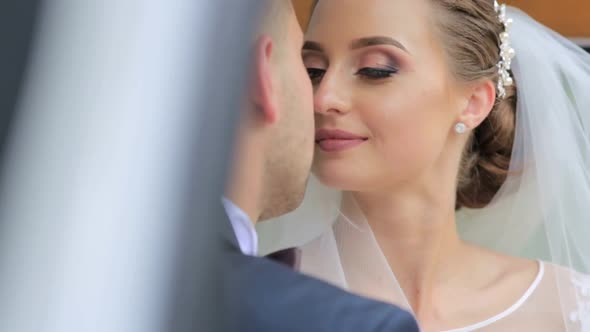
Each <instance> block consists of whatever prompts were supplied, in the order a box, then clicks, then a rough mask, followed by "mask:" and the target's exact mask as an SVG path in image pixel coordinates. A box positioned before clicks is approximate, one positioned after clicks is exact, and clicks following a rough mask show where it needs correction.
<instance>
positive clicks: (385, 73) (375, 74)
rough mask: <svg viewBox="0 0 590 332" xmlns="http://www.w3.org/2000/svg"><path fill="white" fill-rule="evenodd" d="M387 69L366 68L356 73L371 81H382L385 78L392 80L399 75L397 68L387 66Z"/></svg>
mask: <svg viewBox="0 0 590 332" xmlns="http://www.w3.org/2000/svg"><path fill="white" fill-rule="evenodd" d="M386 67H387V68H371V67H365V68H361V69H359V71H358V72H357V73H356V75H357V76H362V77H363V78H366V79H369V80H381V79H385V78H390V77H392V76H393V75H395V74H397V72H398V71H399V70H398V69H397V68H395V67H392V66H386Z"/></svg>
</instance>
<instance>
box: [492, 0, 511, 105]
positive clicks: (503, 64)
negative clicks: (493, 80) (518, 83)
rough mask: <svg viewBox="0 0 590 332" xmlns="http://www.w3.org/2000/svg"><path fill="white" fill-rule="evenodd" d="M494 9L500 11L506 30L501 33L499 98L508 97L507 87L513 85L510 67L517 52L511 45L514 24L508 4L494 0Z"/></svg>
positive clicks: (499, 14) (500, 17) (499, 16)
mask: <svg viewBox="0 0 590 332" xmlns="http://www.w3.org/2000/svg"><path fill="white" fill-rule="evenodd" d="M494 9H495V10H496V13H498V19H499V20H500V22H501V23H502V24H503V25H504V32H502V33H501V34H500V41H501V44H500V57H501V59H500V61H499V62H498V65H497V66H498V74H499V75H500V77H499V79H498V98H500V99H503V98H505V97H506V87H507V86H512V85H513V84H514V80H513V79H512V76H511V75H510V72H509V70H510V67H511V66H512V59H514V57H515V56H516V52H515V51H514V49H513V48H512V46H511V45H510V27H511V26H512V19H511V18H508V17H507V16H506V5H505V4H502V5H500V4H499V3H498V1H497V0H494Z"/></svg>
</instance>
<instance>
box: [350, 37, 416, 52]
mask: <svg viewBox="0 0 590 332" xmlns="http://www.w3.org/2000/svg"><path fill="white" fill-rule="evenodd" d="M375 45H391V46H395V47H397V48H399V49H400V50H402V51H404V52H406V53H408V54H409V53H410V52H409V51H408V49H407V48H406V47H405V46H404V45H403V44H402V43H400V42H399V41H397V40H395V39H393V38H391V37H384V36H375V37H365V38H359V39H356V40H353V41H352V42H351V43H350V48H351V49H353V50H356V49H359V48H363V47H369V46H375Z"/></svg>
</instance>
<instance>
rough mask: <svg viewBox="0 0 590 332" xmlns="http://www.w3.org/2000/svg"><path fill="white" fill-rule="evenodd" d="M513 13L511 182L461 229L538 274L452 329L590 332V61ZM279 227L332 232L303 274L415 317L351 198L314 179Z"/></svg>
mask: <svg viewBox="0 0 590 332" xmlns="http://www.w3.org/2000/svg"><path fill="white" fill-rule="evenodd" d="M508 15H509V17H511V18H512V19H513V20H514V23H513V26H512V29H511V39H512V46H513V47H514V49H515V50H516V54H517V56H516V58H515V59H514V62H513V65H512V72H513V74H514V78H515V81H516V82H517V84H518V106H517V111H516V114H517V120H516V126H517V128H516V139H515V144H514V150H513V157H512V162H511V166H510V167H511V175H510V176H509V177H508V179H507V181H506V182H505V184H504V186H503V187H502V188H501V190H500V191H499V192H498V194H497V195H496V197H495V198H494V200H493V201H492V203H491V204H489V205H488V206H487V207H485V208H483V209H478V210H462V211H460V212H459V213H458V216H457V219H458V221H457V223H458V229H459V233H460V235H461V237H462V239H464V240H466V241H468V242H471V243H474V244H477V245H479V246H482V247H485V248H489V249H492V250H495V251H498V252H501V253H504V254H509V255H513V256H519V257H526V258H530V259H535V260H538V261H539V274H538V276H537V278H536V279H535V281H534V283H533V284H532V285H531V287H530V288H529V289H528V290H526V291H525V290H523V294H522V297H521V298H520V300H519V301H517V302H516V303H515V304H514V305H513V306H511V307H509V308H506V310H505V311H503V312H499V313H498V315H496V316H493V317H490V318H489V319H488V320H485V321H481V322H474V324H473V325H469V326H457V327H456V329H455V330H453V331H472V330H478V331H508V330H510V331H513V330H514V331H516V330H522V331H590V278H589V277H588V275H589V274H590V54H588V53H586V52H584V51H583V50H582V49H581V48H579V47H578V46H577V45H575V44H574V43H573V42H570V41H569V40H567V39H566V38H564V37H562V36H560V35H559V34H557V33H555V32H553V31H551V30H550V29H548V28H546V27H544V26H543V25H541V24H539V23H538V22H536V21H535V20H533V19H532V18H530V17H529V16H527V15H526V14H525V13H523V12H521V11H519V10H517V9H514V8H509V10H508ZM280 219H283V220H281V223H293V224H296V225H297V228H298V229H299V232H303V233H305V232H306V231H307V232H308V234H309V236H308V237H309V238H311V237H313V236H312V234H317V233H318V230H319V229H320V227H321V226H318V225H324V226H325V227H323V230H322V232H321V235H320V236H319V237H316V238H315V239H313V240H312V241H311V242H309V243H308V244H306V245H305V246H304V247H303V248H302V253H303V255H302V260H301V268H302V270H303V272H304V273H308V274H311V275H314V276H316V277H318V278H321V279H324V280H327V281H328V282H331V283H334V284H336V285H338V286H340V287H343V288H345V289H348V290H350V291H352V292H355V293H359V294H362V295H366V296H369V297H372V298H376V299H379V300H383V301H386V302H390V303H394V304H397V305H399V306H401V307H404V308H406V309H408V310H410V311H411V308H410V306H409V305H408V301H407V300H406V298H405V296H404V292H403V290H402V288H401V287H400V285H399V283H398V282H397V280H396V275H395V271H392V269H391V268H390V267H389V265H388V263H387V260H386V259H385V256H384V254H383V252H382V251H381V249H380V247H379V245H378V243H377V241H376V240H375V237H374V234H373V233H372V231H371V228H370V226H369V224H368V223H367V221H366V219H365V218H364V216H363V214H362V212H360V209H359V208H357V206H356V204H355V203H354V200H353V199H352V198H351V195H349V194H346V193H344V194H343V193H338V192H335V191H332V190H329V189H327V188H325V187H323V186H322V185H321V184H319V181H318V180H317V179H315V178H312V179H311V183H310V186H309V188H308V194H307V196H306V199H305V201H304V203H303V205H302V206H301V208H299V209H298V210H296V211H295V212H293V213H292V214H289V215H286V216H284V217H282V218H280ZM274 233H275V234H274V235H273V236H276V237H277V238H288V237H289V234H280V233H281V230H280V229H277V230H276V231H275V232H274ZM449 305H452V299H450V300H449Z"/></svg>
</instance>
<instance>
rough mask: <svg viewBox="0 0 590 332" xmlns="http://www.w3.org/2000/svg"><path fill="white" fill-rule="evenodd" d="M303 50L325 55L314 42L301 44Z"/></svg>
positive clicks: (321, 48)
mask: <svg viewBox="0 0 590 332" xmlns="http://www.w3.org/2000/svg"><path fill="white" fill-rule="evenodd" d="M303 50H307V51H316V52H321V53H325V52H324V48H323V47H322V45H321V44H320V43H318V42H314V41H305V43H304V44H303Z"/></svg>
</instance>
